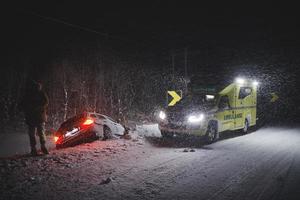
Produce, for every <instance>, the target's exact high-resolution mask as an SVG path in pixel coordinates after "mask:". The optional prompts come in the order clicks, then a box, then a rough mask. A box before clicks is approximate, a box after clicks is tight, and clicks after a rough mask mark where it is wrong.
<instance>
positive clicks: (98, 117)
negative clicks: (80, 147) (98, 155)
mask: <svg viewBox="0 0 300 200" xmlns="http://www.w3.org/2000/svg"><path fill="white" fill-rule="evenodd" d="M126 131H127V129H126V128H125V127H124V126H123V125H121V124H119V123H118V122H116V121H115V120H113V119H112V118H110V117H108V116H106V115H103V114H98V113H93V112H84V113H82V114H78V115H76V116H74V117H72V118H70V119H68V120H66V121H65V122H63V123H62V124H61V126H60V127H59V129H58V130H57V131H56V132H55V133H54V142H55V144H56V148H61V147H67V146H74V145H76V144H79V143H82V142H85V141H91V140H95V139H99V138H100V139H103V140H105V139H109V138H113V137H114V136H122V135H124V134H125V133H126Z"/></svg>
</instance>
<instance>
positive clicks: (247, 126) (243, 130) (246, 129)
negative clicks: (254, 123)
mask: <svg viewBox="0 0 300 200" xmlns="http://www.w3.org/2000/svg"><path fill="white" fill-rule="evenodd" d="M242 132H243V134H247V133H249V122H248V119H246V120H245V124H244V128H243V129H242Z"/></svg>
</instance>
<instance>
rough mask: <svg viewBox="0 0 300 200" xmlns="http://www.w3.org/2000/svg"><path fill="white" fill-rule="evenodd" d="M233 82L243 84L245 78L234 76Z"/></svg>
mask: <svg viewBox="0 0 300 200" xmlns="http://www.w3.org/2000/svg"><path fill="white" fill-rule="evenodd" d="M235 82H236V83H238V84H244V83H245V79H243V78H236V79H235Z"/></svg>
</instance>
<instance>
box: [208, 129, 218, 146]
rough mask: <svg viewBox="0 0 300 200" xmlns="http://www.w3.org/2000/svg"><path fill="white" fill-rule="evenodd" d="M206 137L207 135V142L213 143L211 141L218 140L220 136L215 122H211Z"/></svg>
mask: <svg viewBox="0 0 300 200" xmlns="http://www.w3.org/2000/svg"><path fill="white" fill-rule="evenodd" d="M205 137H206V142H207V143H208V144H211V143H213V142H215V141H217V140H218V138H219V137H218V130H217V127H216V126H214V125H213V124H210V125H209V126H208V128H207V131H206V135H205Z"/></svg>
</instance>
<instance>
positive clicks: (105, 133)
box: [103, 126, 112, 140]
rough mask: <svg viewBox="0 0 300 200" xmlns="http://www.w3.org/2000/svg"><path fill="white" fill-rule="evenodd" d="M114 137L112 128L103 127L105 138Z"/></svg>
mask: <svg viewBox="0 0 300 200" xmlns="http://www.w3.org/2000/svg"><path fill="white" fill-rule="evenodd" d="M111 138H112V132H111V130H110V128H108V127H107V126H104V127H103V140H107V139H111Z"/></svg>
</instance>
